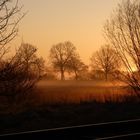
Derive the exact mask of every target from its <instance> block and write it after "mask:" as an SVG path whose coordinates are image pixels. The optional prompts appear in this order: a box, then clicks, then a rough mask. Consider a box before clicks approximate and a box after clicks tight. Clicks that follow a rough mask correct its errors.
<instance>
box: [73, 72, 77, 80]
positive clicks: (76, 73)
mask: <svg viewBox="0 0 140 140" xmlns="http://www.w3.org/2000/svg"><path fill="white" fill-rule="evenodd" d="M74 73H75V80H78V74H77V72H76V71H74Z"/></svg>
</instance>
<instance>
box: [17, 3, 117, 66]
mask: <svg viewBox="0 0 140 140" xmlns="http://www.w3.org/2000/svg"><path fill="white" fill-rule="evenodd" d="M119 1H120V0H30V1H29V0H21V1H20V3H21V4H23V5H24V10H25V11H28V13H27V15H26V16H25V18H24V19H23V20H22V22H21V23H20V28H19V30H20V32H19V36H18V38H16V43H15V46H17V45H18V44H20V42H21V40H22V39H23V40H24V41H25V42H28V43H31V44H33V45H35V46H36V47H37V48H38V52H39V54H40V55H41V56H43V58H44V59H45V60H46V59H47V57H48V55H49V49H50V47H51V46H52V45H53V44H57V43H59V42H63V41H67V40H69V41H71V42H72V43H73V44H74V45H75V46H76V48H77V50H78V52H79V54H80V56H81V58H82V59H83V61H84V62H85V63H87V64H89V57H90V56H91V55H92V53H93V52H94V51H95V50H97V49H98V48H99V47H100V46H101V45H103V44H104V43H105V40H104V37H103V32H102V29H103V25H104V22H105V21H106V19H107V18H109V16H110V14H111V12H112V11H113V9H114V8H115V7H116V5H117V3H118V2H119Z"/></svg>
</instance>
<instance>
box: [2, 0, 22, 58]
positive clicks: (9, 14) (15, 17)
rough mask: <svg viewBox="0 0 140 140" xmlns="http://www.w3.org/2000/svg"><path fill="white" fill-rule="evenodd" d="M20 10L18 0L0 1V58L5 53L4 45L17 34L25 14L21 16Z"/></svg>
mask: <svg viewBox="0 0 140 140" xmlns="http://www.w3.org/2000/svg"><path fill="white" fill-rule="evenodd" d="M21 10H22V7H19V6H18V0H16V1H13V0H0V58H2V57H3V56H4V54H5V53H6V51H5V50H7V48H6V46H5V45H6V44H8V43H9V42H10V41H11V40H13V39H14V38H15V37H16V35H17V33H18V23H19V22H20V20H21V19H22V18H23V17H24V16H25V13H23V14H21Z"/></svg>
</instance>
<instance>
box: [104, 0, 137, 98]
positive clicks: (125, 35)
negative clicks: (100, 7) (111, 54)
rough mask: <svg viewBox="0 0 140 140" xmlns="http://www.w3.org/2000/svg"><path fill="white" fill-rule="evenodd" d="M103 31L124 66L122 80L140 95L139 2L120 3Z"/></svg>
mask: <svg viewBox="0 0 140 140" xmlns="http://www.w3.org/2000/svg"><path fill="white" fill-rule="evenodd" d="M104 32H105V35H106V37H107V39H108V40H109V41H110V43H111V44H112V46H113V47H114V48H115V49H116V51H117V52H118V54H119V56H120V58H121V60H122V62H123V64H124V66H125V69H126V71H127V74H123V76H124V79H125V80H124V81H125V82H126V83H128V84H129V85H130V86H131V87H132V88H133V89H134V90H135V92H136V93H137V95H138V96H139V97H140V92H139V91H140V2H139V1H138V0H136V1H130V0H126V1H123V2H122V3H120V4H119V5H118V7H117V9H116V11H115V13H114V15H113V16H112V17H111V18H110V19H109V20H107V22H106V24H105V26H104ZM133 68H135V71H137V72H134V69H133Z"/></svg>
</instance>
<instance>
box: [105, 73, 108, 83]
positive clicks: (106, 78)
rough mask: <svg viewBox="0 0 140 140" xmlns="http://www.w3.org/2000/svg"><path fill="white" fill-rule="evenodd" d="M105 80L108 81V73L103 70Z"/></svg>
mask: <svg viewBox="0 0 140 140" xmlns="http://www.w3.org/2000/svg"><path fill="white" fill-rule="evenodd" d="M105 80H106V81H108V73H107V72H105Z"/></svg>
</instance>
